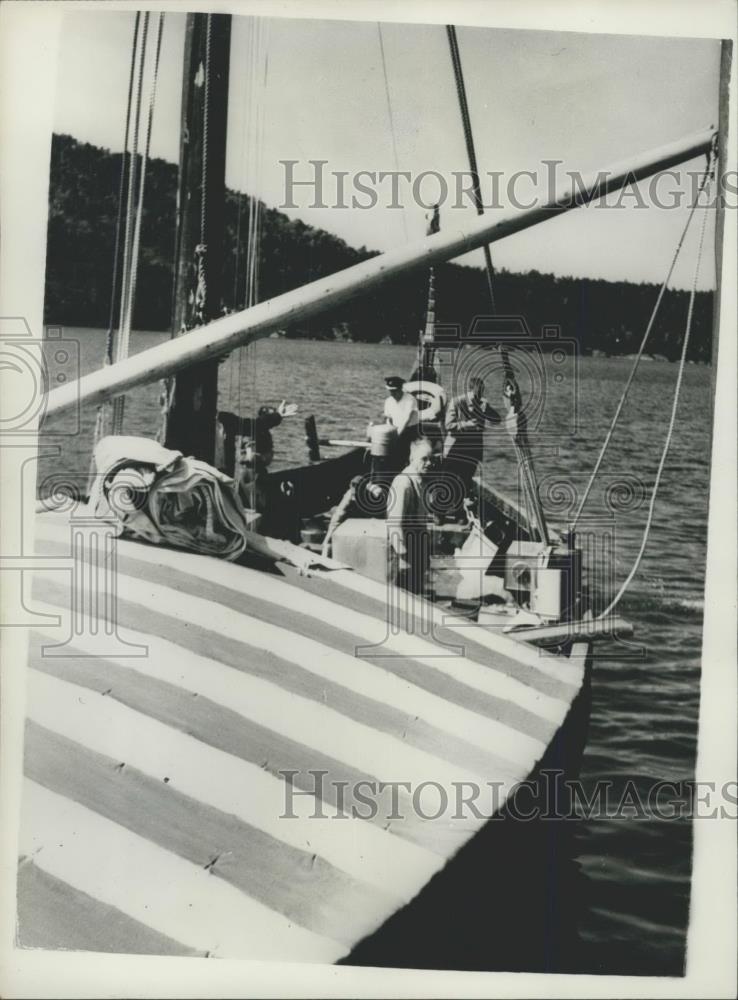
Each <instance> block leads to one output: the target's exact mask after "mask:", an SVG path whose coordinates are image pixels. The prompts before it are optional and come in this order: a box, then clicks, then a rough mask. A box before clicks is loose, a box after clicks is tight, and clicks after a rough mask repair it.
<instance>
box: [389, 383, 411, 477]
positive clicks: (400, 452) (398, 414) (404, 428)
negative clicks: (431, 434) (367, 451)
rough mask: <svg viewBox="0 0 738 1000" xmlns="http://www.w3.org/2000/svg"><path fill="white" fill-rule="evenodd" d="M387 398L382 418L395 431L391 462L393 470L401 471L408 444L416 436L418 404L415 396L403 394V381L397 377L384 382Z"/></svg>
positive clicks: (407, 393) (404, 462) (406, 456)
mask: <svg viewBox="0 0 738 1000" xmlns="http://www.w3.org/2000/svg"><path fill="white" fill-rule="evenodd" d="M384 384H385V385H386V387H387V398H386V399H385V401H384V418H385V420H386V421H387V423H388V424H392V426H393V427H395V428H396V429H397V442H396V444H395V452H394V455H393V456H392V462H393V466H394V468H395V469H401V468H403V466H404V465H405V464H406V462H407V458H408V452H409V448H410V442H411V441H413V440H414V439H415V438H416V437H417V434H418V402H417V400H416V399H415V396H412V395H411V394H410V393H409V392H405V390H404V388H403V386H404V384H405V381H404V379H402V378H400V376H399V375H389V376H387V378H386V379H385V380H384Z"/></svg>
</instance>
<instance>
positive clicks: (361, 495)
mask: <svg viewBox="0 0 738 1000" xmlns="http://www.w3.org/2000/svg"><path fill="white" fill-rule="evenodd" d="M383 493H384V491H383V490H382V487H381V486H379V485H378V484H376V483H372V482H370V480H369V477H368V476H354V477H353V479H352V480H351V482H350V483H349V487H348V489H347V490H346V492H345V493H344V495H343V497H342V498H341V501H340V503H339V504H338V506H337V507H336V509H335V510H334V511H333V515H332V517H331V520H330V523H329V525H328V531H327V532H326V536H325V538H324V539H323V548H322V550H321V555H322V556H330V554H331V549H332V538H333V535H334V534H335V531H336V528H337V527H338V526H339V524H342V523H343V522H344V521H345V520H347V519H348V518H349V517H380V516H382V515H383V514H384V509H383V504H382V497H383Z"/></svg>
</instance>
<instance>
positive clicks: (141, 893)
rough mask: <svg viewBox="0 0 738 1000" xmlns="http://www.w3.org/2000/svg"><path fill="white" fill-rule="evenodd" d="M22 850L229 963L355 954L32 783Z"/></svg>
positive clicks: (58, 873)
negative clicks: (248, 960) (230, 960)
mask: <svg viewBox="0 0 738 1000" xmlns="http://www.w3.org/2000/svg"><path fill="white" fill-rule="evenodd" d="M20 848H21V851H22V853H23V854H26V855H30V856H32V857H33V861H34V863H35V864H36V865H37V866H38V867H39V868H41V869H43V871H45V872H47V873H48V874H49V875H53V876H55V877H56V878H58V879H61V880H62V881H63V882H66V883H67V884H68V885H71V886H73V887H74V888H75V889H78V890H79V891H80V892H86V893H87V894H88V895H89V896H92V897H93V899H97V900H100V901H101V902H103V903H108V904H109V905H110V906H114V907H116V908H117V909H118V910H120V911H121V912H122V913H125V914H127V915H128V916H129V917H132V918H133V919H134V920H137V921H139V922H140V923H142V924H145V925H146V926H147V927H152V928H153V929H154V930H157V931H159V932H160V933H162V934H166V935H167V936H168V937H170V938H172V939H173V940H175V941H178V942H179V943H180V944H184V945H188V946H189V947H191V948H196V949H198V950H207V951H209V952H211V953H212V954H214V955H217V956H220V957H222V958H251V959H263V960H269V959H274V960H278V961H290V962H300V961H302V962H335V961H337V960H338V959H339V958H342V957H343V956H344V955H345V954H346V953H347V949H346V947H345V946H344V945H341V944H338V943H337V942H336V941H332V940H330V939H329V938H325V937H322V936H320V935H317V934H313V933H312V932H311V931H307V930H305V929H304V928H302V927H298V926H297V925H296V924H294V923H292V922H291V921H289V920H288V919H287V918H286V917H284V916H282V915H281V914H279V913H275V912H274V911H273V910H271V909H269V907H267V906H264V905H263V904H262V903H259V902H257V901H256V900H254V899H251V898H250V897H249V896H246V895H245V894H244V893H242V892H239V891H238V890H237V889H234V888H233V887H232V886H230V885H228V883H227V882H225V881H223V880H222V879H220V878H217V877H215V876H213V875H211V874H210V873H209V872H208V871H206V870H205V869H204V868H199V867H198V866H197V865H193V864H191V863H190V862H189V861H184V860H183V859H182V858H179V857H177V855H175V854H172V853H171V852H170V851H166V850H164V849H163V848H161V847H158V846H156V845H155V844H152V843H150V841H148V840H145V839H144V838H143V837H139V836H138V835H136V834H134V833H131V832H130V831H129V830H125V829H124V828H123V827H121V826H119V825H118V824H117V823H112V822H111V821H110V820H107V819H104V818H103V817H102V816H98V815H97V814H96V813H94V812H92V811H91V810H89V809H86V808H85V807H84V806H80V805H78V804H77V803H75V802H72V801H70V800H69V799H66V798H64V797H63V796H61V795H57V794H56V793H55V792H50V791H48V789H45V788H43V787H42V786H41V785H38V784H36V782H34V781H30V780H29V779H26V780H25V782H24V789H23V803H22V820H21V834H20Z"/></svg>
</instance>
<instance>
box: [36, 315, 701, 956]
mask: <svg viewBox="0 0 738 1000" xmlns="http://www.w3.org/2000/svg"><path fill="white" fill-rule="evenodd" d="M65 335H66V336H68V337H76V338H78V340H79V343H80V356H81V366H82V370H83V371H89V370H91V369H93V368H96V367H98V366H99V365H100V363H101V361H102V357H103V348H104V335H103V334H102V333H101V332H100V331H92V330H73V331H72V330H67V331H65ZM162 336H163V335H162V334H145V333H141V334H135V335H134V337H133V350H134V351H138V350H141V349H143V348H145V347H148V346H151V345H152V344H154V343H156V342H158V341H159V340H161V339H162ZM469 360H470V358H469V356H467V358H466V361H465V362H464V363H465V364H466V363H467V362H468V361H469ZM471 360H473V359H471ZM413 362H414V352H413V350H412V349H410V348H403V347H394V346H391V345H387V346H385V345H378V346H376V345H363V344H342V343H331V344H327V343H315V342H306V341H286V340H268V341H263V342H261V343H260V344H258V345H255V346H253V347H251V348H249V349H248V350H247V351H244V352H243V353H242V355H241V356H240V357H239V356H238V355H234V356H232V358H231V359H230V360H229V361H228V362H227V363H226V364H225V365H224V366H223V368H222V374H221V380H220V384H221V393H222V396H223V398H222V401H221V406H222V407H223V408H234V409H239V410H240V412H242V413H249V412H250V411H251V407H252V406H253V405H254V402H255V401H256V403H258V404H261V403H270V404H276V403H278V402H279V400H280V399H282V398H284V397H286V398H287V399H288V400H291V401H294V402H296V403H297V404H298V405H299V408H300V414H299V417H296V418H294V419H292V420H288V421H285V422H284V423H283V424H282V426H281V427H280V428H278V430H277V431H276V432H275V443H276V449H277V451H276V457H275V467H279V466H287V465H291V464H294V463H300V464H301V463H302V462H304V460H305V447H304V443H303V427H302V418H303V417H304V416H306V415H307V414H309V413H314V414H315V416H316V418H317V420H318V428H319V433H320V434H321V435H327V436H331V437H337V438H341V437H357V436H358V437H363V435H364V430H365V428H366V423H367V420H368V419H369V418H370V417H374V416H378V415H379V413H380V411H381V405H382V400H383V398H384V395H385V393H384V387H383V382H382V378H383V376H384V375H387V374H393V373H398V374H406V373H407V372H408V371H409V370H410V369H411V368H412V366H413ZM482 363H483V364H486V363H488V362H484V361H483V362H482ZM629 366H630V362H629V361H628V360H625V359H614V358H613V359H606V358H596V359H595V358H588V359H584V360H582V361H581V362H580V363H579V365H578V366H575V365H573V364H571V363H570V361H568V360H567V359H566V358H563V360H561V358H559V360H554V359H551V358H549V359H548V361H547V372H548V374H547V377H546V383H545V384H546V386H547V390H546V394H545V401H544V404H543V409H542V412H541V414H540V415H541V417H542V426H543V427H545V430H546V435H547V436H546V438H545V440H543V439H542V436H541V432H540V431H539V432H536V431H535V430H534V431H533V432H532V433H531V439H532V442H533V444H534V451H535V454H536V467H537V471H538V475H539V480H540V482H541V492H542V496H543V500H544V506H545V507H546V508H547V510H548V512H549V513H550V517H551V519H552V521H558V522H563V521H565V520H566V517H567V514H568V512H569V509H570V507H571V504H572V498H573V496H574V495H575V494H576V492H577V491H581V489H582V487H583V485H584V483H585V481H586V476H587V474H588V472H589V471H590V469H591V468H592V465H593V463H594V461H595V458H596V455H597V451H598V449H599V446H600V444H601V442H602V439H603V436H604V433H605V430H606V428H607V425H608V422H609V419H610V418H611V415H612V413H613V411H614V408H615V406H616V403H617V400H618V398H619V395H620V391H621V388H622V386H623V384H624V382H625V379H626V378H627V374H628V371H629ZM52 367H53V363H52ZM676 374H677V370H676V366H675V365H670V364H666V363H659V362H644V363H643V365H642V368H641V372H640V373H639V377H638V381H637V383H636V385H635V386H634V387H633V389H632V392H631V397H630V398H629V401H628V403H627V404H626V410H625V411H624V414H623V422H622V425H621V426H620V427H619V429H618V432H617V433H616V436H615V438H614V440H613V443H612V446H611V450H610V452H609V457H608V459H607V461H606V462H605V464H604V466H603V475H602V479H601V482H600V484H599V485H598V488H597V489H596V490H595V491H593V494H592V497H591V501H590V504H589V505H588V507H587V514H586V518H585V519H584V520H583V522H582V527H583V529H584V530H585V531H589V530H591V531H593V532H596V533H597V536H598V537H602V536H603V535H605V536H608V537H612V538H613V539H614V541H613V547H614V554H612V555H608V554H605V556H604V557H603V556H602V555H601V554H600V555H599V557H597V560H596V561H597V565H598V566H599V567H600V569H601V572H599V573H598V574H597V575H596V577H595V576H592V577H591V578H590V585H591V586H592V588H593V590H594V591H595V592H597V593H598V594H600V596H601V597H602V596H604V598H607V597H609V595H610V594H612V593H613V587H616V586H617V585H618V584H619V583H620V582H621V581H622V580H623V579H624V577H625V575H626V574H627V572H628V569H629V568H630V565H631V563H632V560H633V557H634V555H635V553H636V551H637V548H638V545H639V543H640V538H641V531H642V529H643V525H644V523H645V515H646V508H647V500H648V492H646V493H645V502H644V496H643V489H644V486H643V485H642V484H644V485H645V489H646V491H648V490H650V486H651V485H652V483H653V478H654V475H655V472H656V467H657V464H658V459H659V455H660V450H661V447H662V445H663V440H664V435H665V431H666V425H667V421H668V415H669V407H670V404H671V392H672V389H673V386H674V381H675V378H676ZM559 376H560V377H559ZM710 381H711V370H710V369H709V368H704V367H701V366H694V365H690V366H688V368H687V371H686V375H685V383H684V387H683V392H682V398H681V404H680V411H679V414H680V415H679V420H678V424H677V430H678V433H677V435H676V436H675V439H674V442H673V445H672V451H671V453H670V459H669V462H668V466H667V470H666V472H665V475H664V479H663V481H662V486H661V491H660V493H659V502H658V506H657V511H656V517H655V522H654V526H653V530H652V534H651V541H650V545H649V548H648V551H647V554H646V557H645V558H644V561H643V563H642V565H641V569H640V572H639V573H638V575H637V577H636V579H635V580H634V581H633V584H632V585H631V587H630V589H629V590H628V592H627V594H626V596H625V598H624V600H623V602H622V603H621V605H620V608H619V610H620V612H621V613H622V614H623V615H624V616H625V617H627V618H628V619H630V620H631V621H632V622H633V623H634V625H635V628H636V635H635V639H634V640H633V641H634V642H635V643H636V644H637V645H636V646H633V647H631V648H625V647H623V646H621V645H617V644H615V643H613V642H610V643H607V644H604V645H602V646H598V648H597V660H596V662H595V668H594V674H593V707H592V718H591V724H590V731H589V740H588V745H587V749H586V752H585V757H584V761H583V766H582V779H583V782H584V784H585V788H586V789H587V790H590V791H591V790H592V789H593V788H594V785H595V783H596V782H597V781H599V780H603V779H604V780H610V781H613V782H614V783H615V784H616V785H617V786H618V787H622V786H624V785H625V783H626V782H627V781H628V780H629V779H632V780H633V782H634V783H635V785H636V787H637V788H638V790H639V792H641V793H642V795H643V798H644V800H645V796H646V791H645V790H646V789H647V788H648V787H649V785H651V784H653V783H654V782H656V781H658V780H671V781H680V780H688V779H691V778H692V777H693V772H694V761H695V751H696V736H697V717H698V707H699V673H700V648H701V641H702V607H703V604H702V600H703V589H704V564H705V549H706V537H707V509H708V482H709V454H710V423H711V421H710ZM498 385H499V377H497V376H494V375H490V377H489V384H488V396H489V398H490V402H492V404H493V405H497V404H498V403H499V402H500V401H499V400H497V402H496V400H495V391H496V390H497V386H498ZM239 386H240V387H241V388H240V390H239ZM521 388H522V389H523V393H524V396H526V397H527V396H528V392H527V391H526V389H529V388H530V379H527V377H526V376H525V375H523V376H521ZM157 396H158V390H157V388H156V387H155V386H152V387H147V388H145V389H143V390H138V391H137V392H135V393H133V394H132V395H131V396H129V399H128V402H127V410H126V412H127V421H126V427H125V432H126V433H133V434H146V435H150V434H152V433H153V432H154V430H155V427H156V421H157ZM239 397H240V398H239ZM63 419H64V423H62V420H61V419H60V420H57V421H54V422H52V421H49V423H48V430H49V431H52V432H53V431H56V432H59V431H60V430H63V429H64V428H65V427H69V421H68V418H63ZM93 428H94V413H93V412H83V413H82V417H81V422H80V430H79V433H77V434H74V435H72V436H67V437H58V438H54V443H57V444H59V445H60V447H61V454H60V455H59V454H58V455H56V456H53V455H49V456H48V457H46V458H43V459H41V461H40V468H39V473H40V482H41V483H42V484H43V483H45V484H46V485H45V486H44V487H43V489H44V492H47V491H48V489H49V486H50V483H51V482H52V481H55V480H56V479H57V478H59V477H60V476H61V477H62V478H64V479H69V478H70V473H73V474H76V476H77V477H78V478H81V479H82V480H84V477H85V475H86V471H87V468H88V464H89V454H90V448H91V444H92V435H93ZM49 443H51V438H50V439H49ZM327 451H328V449H325V450H324V452H325V453H327ZM484 472H485V476H486V478H487V480H488V481H489V482H490V483H491V484H495V485H496V486H498V488H500V489H502V490H503V491H504V492H506V493H508V494H510V495H511V496H514V495H515V494H516V490H517V474H516V465H515V462H514V459H513V456H512V449H511V448H510V446H509V444H508V443H507V442H506V440H505V439H504V436H503V437H501V438H495V437H493V436H492V435H490V440H489V441H488V444H487V454H486V460H485V470H484ZM616 798H617V797H616ZM691 850H692V837H691V824H690V823H689V821H688V820H661V821H660V820H655V819H637V818H636V819H633V818H610V819H607V818H598V819H591V820H589V821H586V822H582V823H581V824H580V825H579V827H578V829H577V835H576V862H577V864H578V866H579V869H580V873H581V876H582V878H581V879H580V880H579V881H580V882H581V887H582V892H583V899H584V910H583V913H582V919H581V921H580V927H579V933H580V937H581V950H580V969H581V971H592V972H609V973H621V974H627V973H634V974H637V973H640V974H662V975H663V974H671V975H675V974H680V973H681V971H682V964H683V960H684V943H685V933H686V927H687V919H688V906H689V879H690V870H691Z"/></svg>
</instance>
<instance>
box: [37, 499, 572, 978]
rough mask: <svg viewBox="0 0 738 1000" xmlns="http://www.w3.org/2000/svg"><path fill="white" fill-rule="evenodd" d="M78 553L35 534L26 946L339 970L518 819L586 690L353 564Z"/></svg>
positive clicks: (53, 530)
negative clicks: (447, 870) (436, 880)
mask: <svg viewBox="0 0 738 1000" xmlns="http://www.w3.org/2000/svg"><path fill="white" fill-rule="evenodd" d="M80 537H81V536H80V532H79V530H78V528H75V525H74V518H72V519H69V518H67V517H66V516H62V515H59V514H46V515H42V516H40V517H39V518H38V519H37V552H38V553H39V554H42V555H43V556H44V559H43V566H44V567H48V566H54V560H58V566H59V568H58V569H57V568H51V569H49V568H44V569H40V570H39V571H37V572H36V573H35V577H34V588H33V602H32V610H33V611H34V612H35V613H36V614H37V615H38V616H39V622H40V624H39V626H38V627H37V628H35V629H34V630H33V632H32V637H31V651H30V663H29V667H30V669H29V671H28V691H27V724H26V745H25V788H24V795H23V802H22V829H21V859H20V864H19V873H18V917H19V921H18V927H19V942H20V944H21V945H23V946H30V947H45V948H70V949H84V950H88V951H95V950H99V951H113V952H138V953H141V952H147V953H153V954H179V955H188V954H197V955H212V956H220V957H228V958H253V959H279V960H284V961H287V960H293V961H307V962H335V961H337V960H339V959H341V958H343V957H345V956H347V955H348V954H349V953H350V952H351V950H352V948H354V947H355V945H356V944H357V943H358V942H359V941H361V940H362V939H364V938H366V937H367V936H368V935H369V934H371V933H373V932H374V931H375V930H376V929H377V928H378V927H380V926H381V925H382V924H383V923H384V922H385V921H386V920H387V919H388V918H389V917H390V916H391V915H392V914H393V913H395V912H396V911H397V910H399V909H400V908H401V907H403V906H404V905H405V904H407V903H408V902H409V901H410V900H412V899H413V898H414V897H415V896H417V894H418V893H419V892H420V891H421V889H422V888H423V887H424V886H425V885H426V884H427V882H428V881H429V880H430V879H431V878H432V877H433V875H434V874H435V873H436V872H438V871H440V870H441V869H442V868H443V867H444V866H445V865H446V863H447V862H448V861H449V860H450V859H451V858H452V857H453V856H454V855H455V854H456V853H457V851H458V850H459V848H460V847H461V846H462V845H463V844H464V843H465V842H466V841H468V840H469V838H471V837H472V836H473V835H474V833H475V832H476V831H477V830H479V829H480V827H481V826H482V825H483V824H484V823H485V822H486V819H487V817H488V815H489V808H491V807H489V806H487V812H486V813H484V810H485V806H486V805H487V803H489V802H490V801H491V800H490V799H489V797H488V796H485V795H481V796H480V798H479V799H478V800H477V804H478V809H477V810H471V809H467V808H461V806H460V803H461V802H462V801H463V796H464V795H466V796H468V795H470V794H472V792H471V791H470V790H473V789H475V788H476V789H482V790H483V791H484V790H485V789H486V790H488V789H489V785H488V783H489V782H493V783H495V788H496V795H497V796H498V797H497V798H496V799H495V800H494V801H495V803H496V805H500V804H501V802H502V800H503V799H504V795H505V793H506V792H507V791H509V790H511V789H512V788H513V787H514V785H515V783H516V782H518V781H520V780H523V779H525V778H526V777H527V776H528V775H529V774H530V773H531V772H532V770H533V769H534V768H535V765H536V764H537V762H538V761H540V759H541V757H542V756H543V754H544V752H545V751H546V748H547V746H548V745H549V743H550V742H551V740H552V739H553V737H554V736H555V734H556V733H557V732H558V730H559V729H560V727H561V725H562V724H563V722H564V720H565V718H566V716H567V713H568V711H569V708H570V706H571V703H572V701H573V699H574V697H575V696H576V695H577V693H578V691H579V689H580V687H581V685H582V681H583V673H584V663H583V660H581V659H579V660H578V659H575V658H570V659H565V658H560V657H552V656H548V655H545V654H543V653H542V652H541V651H539V650H537V649H535V648H531V647H528V646H526V645H524V644H522V643H520V642H516V641H514V640H512V639H511V638H509V637H505V636H502V635H499V634H494V633H491V632H490V631H488V630H484V629H480V628H478V627H472V626H470V623H468V622H466V621H464V620H460V619H448V617H447V616H446V617H444V613H443V612H442V611H441V610H440V609H439V608H433V607H432V606H431V605H428V604H425V603H424V602H420V603H418V604H417V605H415V606H413V607H409V608H408V607H403V606H399V607H394V604H393V603H392V600H391V601H390V604H389V605H388V593H387V592H386V590H385V588H383V587H382V586H381V585H379V584H376V583H374V582H372V581H369V580H366V579H364V578H362V577H360V576H358V575H357V574H355V573H353V572H351V571H350V570H343V569H337V570H331V571H326V570H316V571H314V572H312V573H311V574H310V575H300V574H299V573H298V572H297V570H295V569H292V568H291V567H289V566H287V565H285V564H279V565H277V566H276V567H274V566H271V565H270V566H268V567H267V566H265V567H264V568H250V567H248V566H242V565H233V564H230V563H224V562H222V561H218V560H216V559H211V558H208V557H203V556H198V555H192V554H188V553H185V552H180V551H174V550H168V549H160V548H158V547H155V546H149V545H144V544H140V543H135V542H130V541H120V540H118V541H117V542H116V543H115V545H112V544H107V545H106V544H102V545H101V544H100V543H99V542H98V543H95V544H91V543H89V541H88V543H87V544H82V543H81V542H80ZM72 552H74V553H75V559H71V555H72ZM101 573H102V574H105V573H107V574H108V578H109V580H110V581H112V583H111V586H110V587H107V586H105V585H103V582H102V581H101V578H100V574H101ZM85 586H86V588H87V597H86V598H85V596H84V590H85ZM73 597H74V599H73ZM85 599H86V600H87V601H88V604H90V602H91V604H92V605H93V607H92V613H91V614H90V613H89V612H90V608H89V607H82V604H83V603H84V600H85ZM85 615H87V618H85ZM41 616H45V617H41ZM91 622H93V623H95V624H94V625H93V626H92V627H90V623H91ZM382 788H383V789H384V791H383V793H382V795H381V796H379V795H378V790H379V789H382ZM372 790H373V791H372ZM419 790H421V791H422V794H419ZM444 795H445V803H444ZM393 796H394V799H393V798H392V797H393ZM460 796H462V798H460ZM372 805H373V806H374V808H372ZM479 811H481V812H482V813H484V814H483V815H481V816H479V815H477V814H476V813H477V812H479ZM372 813H374V814H372Z"/></svg>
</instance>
